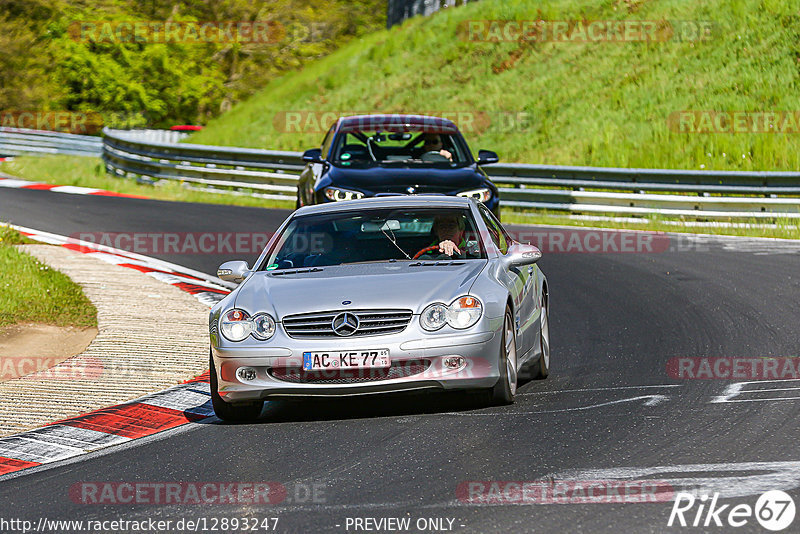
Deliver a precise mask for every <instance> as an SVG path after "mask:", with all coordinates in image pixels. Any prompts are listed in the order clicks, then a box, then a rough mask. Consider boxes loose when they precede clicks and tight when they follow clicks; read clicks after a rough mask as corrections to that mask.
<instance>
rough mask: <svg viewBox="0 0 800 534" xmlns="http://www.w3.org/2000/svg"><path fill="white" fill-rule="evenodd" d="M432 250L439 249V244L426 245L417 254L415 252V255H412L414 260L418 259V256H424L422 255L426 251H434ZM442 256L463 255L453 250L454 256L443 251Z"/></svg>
mask: <svg viewBox="0 0 800 534" xmlns="http://www.w3.org/2000/svg"><path fill="white" fill-rule="evenodd" d="M432 250H439V245H431V246H429V247H425V248H423V249H422V250H420V251H419V252H417V253H416V254H414V257H412V258H411V259H412V260H416V259H417V258H419V257H420V256H422V255H423V254H425V253H426V252H430V251H432ZM440 256H447V257H448V258H452V257H453V256H461V254H459V253H458V252H456V251H455V250H454V251H453V256H448V255H447V254H445V253H444V252H442V253H441V254H440ZM436 259H440V258H436Z"/></svg>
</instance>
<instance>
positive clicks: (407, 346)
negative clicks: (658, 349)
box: [209, 195, 550, 420]
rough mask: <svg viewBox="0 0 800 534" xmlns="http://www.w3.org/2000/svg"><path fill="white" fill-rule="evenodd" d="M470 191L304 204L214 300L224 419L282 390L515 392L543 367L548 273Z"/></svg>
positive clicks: (217, 387)
mask: <svg viewBox="0 0 800 534" xmlns="http://www.w3.org/2000/svg"><path fill="white" fill-rule="evenodd" d="M539 258H541V252H540V251H539V249H537V248H536V247H535V246H532V245H525V244H521V243H517V242H515V241H513V240H512V239H511V238H510V237H509V235H508V233H507V232H506V230H505V229H504V228H503V227H502V226H501V225H500V223H499V222H498V221H497V219H496V218H495V217H494V215H493V214H492V213H491V212H490V211H489V210H488V209H487V208H486V207H485V206H484V205H483V204H481V203H480V202H477V201H476V200H474V199H469V198H461V197H445V196H433V195H431V196H422V195H421V196H392V197H378V198H371V199H362V200H353V201H343V202H337V203H336V204H323V205H319V206H309V207H304V208H300V209H298V210H297V211H295V212H294V213H292V214H291V215H290V216H289V218H288V219H286V221H285V222H284V223H283V224H282V225H281V227H280V228H279V229H278V230H277V232H276V233H275V234H274V236H273V237H272V239H271V240H270V242H269V243H268V244H267V246H266V248H265V249H264V251H263V252H262V253H261V256H260V257H259V258H258V260H257V262H256V264H255V266H253V268H250V267H249V266H248V265H247V263H245V262H243V261H230V262H226V263H224V264H223V265H221V266H220V268H219V270H218V271H217V274H218V276H219V277H220V278H222V279H223V280H228V281H232V282H236V283H239V286H238V287H237V288H236V289H235V290H234V291H233V292H232V293H231V294H230V295H228V296H227V297H226V298H225V299H223V300H222V301H220V302H219V303H218V304H217V305H216V306H214V308H213V309H212V310H211V314H210V317H209V331H210V337H211V358H210V369H211V395H212V402H213V405H214V411H215V412H216V414H217V415H218V416H219V417H220V418H222V419H227V420H248V419H253V418H256V417H258V416H259V414H260V413H261V409H262V407H263V401H264V400H266V399H269V398H273V397H278V396H283V397H286V396H289V397H300V396H344V395H362V394H375V393H382V392H394V391H402V390H414V389H424V388H430V389H439V390H451V389H481V390H485V391H486V392H487V394H488V396H489V398H490V399H491V400H492V401H493V402H494V403H497V404H504V403H511V402H513V400H514V396H515V394H516V390H517V381H518V378H519V377H520V376H521V375H522V373H521V372H522V371H524V372H526V373H527V372H530V374H531V375H532V376H534V377H540V378H543V377H546V376H547V374H548V370H549V367H550V347H549V341H550V340H549V338H550V334H549V327H548V324H549V322H548V311H547V310H548V308H547V305H548V289H547V279H546V278H545V276H544V274H542V272H541V271H540V270H539V268H538V266H537V265H535V264H536V262H537V261H538V260H539Z"/></svg>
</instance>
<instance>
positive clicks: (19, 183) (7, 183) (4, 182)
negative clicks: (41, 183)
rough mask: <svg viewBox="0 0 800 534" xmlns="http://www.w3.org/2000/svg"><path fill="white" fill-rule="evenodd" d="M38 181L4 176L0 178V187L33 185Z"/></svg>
mask: <svg viewBox="0 0 800 534" xmlns="http://www.w3.org/2000/svg"><path fill="white" fill-rule="evenodd" d="M37 183H38V182H29V181H27V180H14V179H12V178H6V179H4V180H0V187H13V188H17V187H25V186H26V185H34V184H37Z"/></svg>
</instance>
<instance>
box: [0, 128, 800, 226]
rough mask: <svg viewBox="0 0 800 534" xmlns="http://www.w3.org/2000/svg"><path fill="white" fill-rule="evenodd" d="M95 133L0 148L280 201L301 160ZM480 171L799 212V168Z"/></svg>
mask: <svg viewBox="0 0 800 534" xmlns="http://www.w3.org/2000/svg"><path fill="white" fill-rule="evenodd" d="M103 134H104V137H103V139H102V141H101V140H100V139H98V138H95V137H90V136H81V135H72V134H61V133H54V132H40V131H36V130H21V129H16V128H0V155H3V154H8V155H12V154H31V153H33V154H48V153H59V154H78V155H92V156H97V155H101V154H102V158H103V160H104V162H105V165H106V169H107V171H108V172H109V173H113V174H115V175H117V176H126V177H131V176H132V177H136V178H137V179H138V180H142V181H146V182H149V183H154V182H156V181H158V180H164V179H166V180H179V181H181V182H182V183H183V185H184V186H185V187H189V188H191V189H199V190H203V191H210V192H215V193H227V194H234V195H253V196H258V197H262V198H270V199H280V200H289V201H292V200H294V199H295V196H296V193H297V181H298V175H299V174H300V172H301V171H302V169H303V168H304V166H305V165H304V163H303V161H302V159H301V155H302V153H301V152H289V151H277V150H258V149H250V148H235V147H222V146H208V145H195V144H180V143H174V142H163V141H160V139H172V138H171V137H168V138H165V137H163V132H159V131H157V130H110V129H104V130H103ZM170 134H171V135H173V134H176V132H170ZM177 134H178V135H180V136H182V134H180V133H177ZM176 137H177V136H176ZM154 139H159V140H154ZM4 147H8V148H6V149H5V150H4ZM485 170H486V172H487V173H488V174H489V176H490V177H491V178H492V180H493V181H494V182H495V183H496V184H497V185H498V187H499V190H500V194H501V198H502V205H503V206H507V207H512V208H520V209H537V210H548V211H554V212H568V213H587V214H614V215H632V214H633V215H656V214H657V215H660V216H665V217H682V218H698V219H762V220H764V219H795V220H798V219H800V172H740V171H689V170H669V169H625V168H604V167H568V166H555V165H530V164H522V163H497V164H493V165H488V166H486V167H485Z"/></svg>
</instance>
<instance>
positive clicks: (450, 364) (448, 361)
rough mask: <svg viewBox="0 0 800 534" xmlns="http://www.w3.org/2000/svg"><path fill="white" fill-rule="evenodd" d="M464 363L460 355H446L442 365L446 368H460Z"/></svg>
mask: <svg viewBox="0 0 800 534" xmlns="http://www.w3.org/2000/svg"><path fill="white" fill-rule="evenodd" d="M466 363H467V362H466V360H464V358H463V357H462V356H448V357H447V358H445V359H444V366H445V367H447V368H448V369H461V368H462V367H464V365H466Z"/></svg>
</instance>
